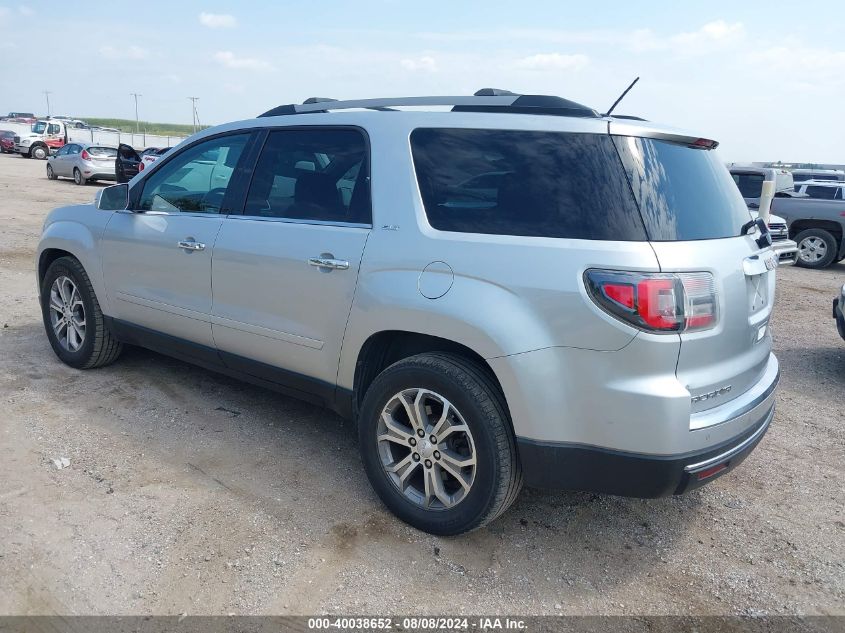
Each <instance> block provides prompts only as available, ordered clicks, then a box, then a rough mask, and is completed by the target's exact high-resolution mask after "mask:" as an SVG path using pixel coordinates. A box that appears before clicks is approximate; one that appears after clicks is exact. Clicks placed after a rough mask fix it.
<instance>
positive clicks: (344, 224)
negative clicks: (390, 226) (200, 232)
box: [226, 214, 373, 229]
mask: <svg viewBox="0 0 845 633" xmlns="http://www.w3.org/2000/svg"><path fill="white" fill-rule="evenodd" d="M226 217H227V218H231V219H233V220H253V221H255V222H283V223H285V224H314V225H317V226H341V227H346V228H351V229H372V228H373V225H372V224H363V223H359V222H334V221H332V220H307V219H302V218H276V217H266V216H263V215H240V214H230V215H227V216H226Z"/></svg>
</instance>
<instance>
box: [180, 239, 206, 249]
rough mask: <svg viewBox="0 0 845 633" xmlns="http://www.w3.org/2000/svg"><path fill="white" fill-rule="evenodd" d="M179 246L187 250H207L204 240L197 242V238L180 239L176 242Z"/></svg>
mask: <svg viewBox="0 0 845 633" xmlns="http://www.w3.org/2000/svg"><path fill="white" fill-rule="evenodd" d="M176 244H177V245H178V246H179V248H184V249H185V250H187V251H203V250H205V244H203V243H202V242H197V241H196V240H193V239H190V240H180V241H179V242H176Z"/></svg>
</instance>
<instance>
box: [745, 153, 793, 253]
mask: <svg viewBox="0 0 845 633" xmlns="http://www.w3.org/2000/svg"><path fill="white" fill-rule="evenodd" d="M730 172H731V177H732V178H733V180H734V182H735V183H736V186H737V188H738V189H739V192H740V194H742V197H743V199H744V200H745V204H746V206H748V210H749V211H750V212H751V215H752V217H754V218H756V217H757V215H758V209H759V208H760V197H761V195H762V193H763V183H764V182H766V181H771V182H773V183H775V185H774V186H775V197H784V196H787V197H791V196H794V195H796V194H795V193H794V191H793V180H792V174H791V173H790V172H788V171H787V170H785V169H770V168H765V167H754V166H743V165H733V166H731V167H730ZM768 225H769V233H770V234H771V236H772V248H773V249H774V250H775V252H776V253H777V254H778V260H779V262H780V263H781V264H784V263H789V264H794V263H795V261H796V259H797V257H798V247H797V246H798V245H797V244H796V243H795V242H793V241H792V240H790V239H789V229H788V227H787V224H786V220H785V219H784V218H782V217H780V216H777V215H772V214H769V221H768Z"/></svg>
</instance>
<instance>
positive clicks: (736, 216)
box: [614, 136, 751, 242]
mask: <svg viewBox="0 0 845 633" xmlns="http://www.w3.org/2000/svg"><path fill="white" fill-rule="evenodd" d="M614 141H615V142H616V147H617V148H618V149H619V156H620V157H621V159H622V163H623V164H624V166H625V171H626V172H627V174H628V178H629V179H630V182H631V188H632V189H633V192H634V197H635V198H636V199H637V202H638V203H639V205H640V211H641V213H642V217H643V221H644V222H645V226H646V231H648V235H649V238H650V239H651V240H652V241H658V242H660V241H686V240H707V239H718V238H725V237H735V236H738V235H739V234H740V232H741V230H742V226H743V225H744V224H745V223H746V222H748V221H749V219H750V217H751V216H750V214H749V212H748V208H747V207H746V205H745V201H744V200H743V199H742V196H741V195H740V193H739V189H738V188H737V186H736V183H735V182H734V181H733V179H732V178H731V175H730V173H729V172H728V169H727V167H725V165H724V163H722V162H721V161H720V160H719V156H718V155H717V154H716V153H715V150H712V149H699V148H692V147H689V146H686V145H680V144H678V143H672V142H669V141H659V140H655V139H647V138H639V137H633V136H624V137H623V136H617V137H614Z"/></svg>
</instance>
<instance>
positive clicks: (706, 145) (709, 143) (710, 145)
mask: <svg viewBox="0 0 845 633" xmlns="http://www.w3.org/2000/svg"><path fill="white" fill-rule="evenodd" d="M690 147H696V148H698V149H716V148H717V147H719V143H718V142H717V141H714V140H712V139H709V138H697V139H695V140H694V141H693V142H692V143H690Z"/></svg>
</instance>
